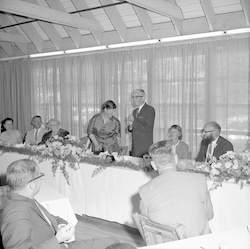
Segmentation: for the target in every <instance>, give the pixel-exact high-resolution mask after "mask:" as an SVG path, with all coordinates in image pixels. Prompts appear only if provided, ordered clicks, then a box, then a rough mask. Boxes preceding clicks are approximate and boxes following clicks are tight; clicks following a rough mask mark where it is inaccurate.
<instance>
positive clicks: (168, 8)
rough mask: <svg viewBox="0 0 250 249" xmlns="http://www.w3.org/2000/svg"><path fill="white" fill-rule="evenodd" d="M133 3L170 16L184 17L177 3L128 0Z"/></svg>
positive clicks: (160, 0) (159, 0)
mask: <svg viewBox="0 0 250 249" xmlns="http://www.w3.org/2000/svg"><path fill="white" fill-rule="evenodd" d="M126 2H129V3H131V4H134V5H137V6H139V7H142V8H144V9H147V10H150V11H152V12H155V13H157V14H160V15H163V16H168V17H175V18H178V19H184V17H183V14H182V11H181V9H180V7H178V6H177V5H175V4H171V3H169V2H166V1H164V0H157V1H155V0H126Z"/></svg>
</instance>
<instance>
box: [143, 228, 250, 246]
mask: <svg viewBox="0 0 250 249" xmlns="http://www.w3.org/2000/svg"><path fill="white" fill-rule="evenodd" d="M223 244H224V247H222V245H223ZM219 246H221V247H219ZM202 248H203V249H218V248H224V249H249V248H250V234H249V231H248V230H247V227H246V226H245V227H241V228H236V229H232V230H228V231H223V232H218V233H212V234H207V235H203V236H197V237H193V238H188V239H183V240H178V241H173V242H167V243H162V244H157V245H153V246H145V247H140V249H202Z"/></svg>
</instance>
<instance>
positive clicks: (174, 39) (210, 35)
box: [160, 31, 227, 42]
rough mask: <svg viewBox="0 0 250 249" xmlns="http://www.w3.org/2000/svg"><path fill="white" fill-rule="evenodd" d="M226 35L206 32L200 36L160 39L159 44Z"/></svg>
mask: <svg viewBox="0 0 250 249" xmlns="http://www.w3.org/2000/svg"><path fill="white" fill-rule="evenodd" d="M226 34H227V33H226V31H215V32H208V33H201V34H193V35H182V36H175V37H167V38H162V39H160V41H161V42H172V41H182V40H189V39H198V38H205V37H213V36H221V35H226Z"/></svg>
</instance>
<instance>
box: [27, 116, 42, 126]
mask: <svg viewBox="0 0 250 249" xmlns="http://www.w3.org/2000/svg"><path fill="white" fill-rule="evenodd" d="M35 118H40V119H41V120H42V117H41V116H39V115H36V116H34V117H33V118H32V119H31V121H30V124H31V125H33V121H34V119H35Z"/></svg>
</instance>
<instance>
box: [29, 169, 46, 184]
mask: <svg viewBox="0 0 250 249" xmlns="http://www.w3.org/2000/svg"><path fill="white" fill-rule="evenodd" d="M44 176H45V174H44V173H42V172H40V175H39V176H37V177H35V178H33V179H31V180H30V181H28V182H27V184H28V183H30V182H33V181H35V180H37V179H39V178H41V177H44Z"/></svg>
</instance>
